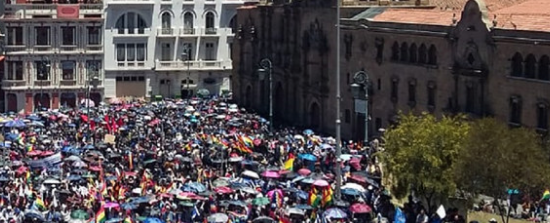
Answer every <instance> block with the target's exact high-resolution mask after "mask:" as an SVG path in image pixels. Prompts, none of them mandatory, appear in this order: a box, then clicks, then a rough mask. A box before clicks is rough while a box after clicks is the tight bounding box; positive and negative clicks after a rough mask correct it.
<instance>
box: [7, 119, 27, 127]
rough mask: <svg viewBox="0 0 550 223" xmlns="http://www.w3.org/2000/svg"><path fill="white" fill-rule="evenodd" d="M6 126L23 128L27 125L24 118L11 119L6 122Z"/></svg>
mask: <svg viewBox="0 0 550 223" xmlns="http://www.w3.org/2000/svg"><path fill="white" fill-rule="evenodd" d="M4 126H6V127H8V128H22V127H25V122H23V120H21V119H17V120H11V121H8V122H6V124H5V125H4Z"/></svg>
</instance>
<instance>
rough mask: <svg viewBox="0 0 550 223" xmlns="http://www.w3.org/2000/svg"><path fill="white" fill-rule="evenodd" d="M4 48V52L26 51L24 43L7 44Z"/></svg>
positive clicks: (17, 52)
mask: <svg viewBox="0 0 550 223" xmlns="http://www.w3.org/2000/svg"><path fill="white" fill-rule="evenodd" d="M4 49H5V52H6V54H20V53H27V47H26V46H25V45H7V46H5V47H4Z"/></svg>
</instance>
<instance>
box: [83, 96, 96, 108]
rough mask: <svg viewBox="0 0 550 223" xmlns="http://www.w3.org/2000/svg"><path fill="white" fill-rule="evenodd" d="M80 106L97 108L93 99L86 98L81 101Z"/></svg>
mask: <svg viewBox="0 0 550 223" xmlns="http://www.w3.org/2000/svg"><path fill="white" fill-rule="evenodd" d="M80 105H82V106H88V107H95V102H94V101H92V100H91V99H88V98H85V99H82V100H81V101H80Z"/></svg>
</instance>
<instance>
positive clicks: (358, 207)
mask: <svg viewBox="0 0 550 223" xmlns="http://www.w3.org/2000/svg"><path fill="white" fill-rule="evenodd" d="M349 210H350V211H351V212H352V213H359V214H364V213H370V212H372V208H371V207H369V206H368V205H366V204H363V203H355V204H352V205H351V206H350V207H349Z"/></svg>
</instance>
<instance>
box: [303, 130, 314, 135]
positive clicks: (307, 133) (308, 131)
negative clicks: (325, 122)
mask: <svg viewBox="0 0 550 223" xmlns="http://www.w3.org/2000/svg"><path fill="white" fill-rule="evenodd" d="M313 134H314V133H313V130H311V129H306V130H304V135H313Z"/></svg>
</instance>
